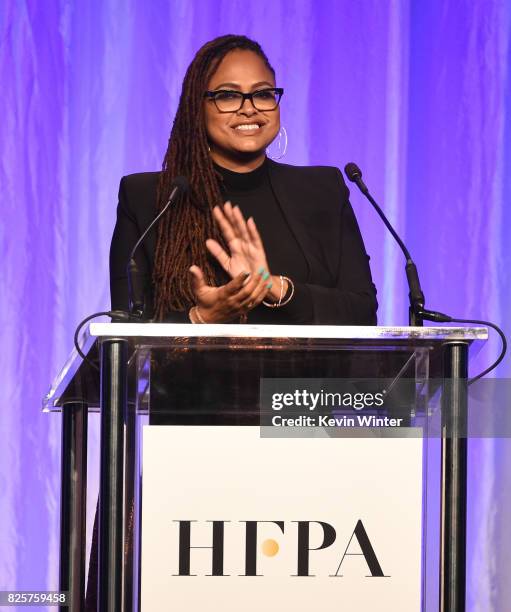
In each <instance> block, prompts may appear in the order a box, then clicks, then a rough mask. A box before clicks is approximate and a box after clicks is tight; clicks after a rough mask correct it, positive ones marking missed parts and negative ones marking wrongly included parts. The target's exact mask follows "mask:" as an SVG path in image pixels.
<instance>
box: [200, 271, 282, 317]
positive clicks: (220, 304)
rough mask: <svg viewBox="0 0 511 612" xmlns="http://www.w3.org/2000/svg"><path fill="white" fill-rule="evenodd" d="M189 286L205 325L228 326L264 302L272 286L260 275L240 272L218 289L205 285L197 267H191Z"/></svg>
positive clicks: (202, 275)
mask: <svg viewBox="0 0 511 612" xmlns="http://www.w3.org/2000/svg"><path fill="white" fill-rule="evenodd" d="M190 273H191V274H192V276H193V279H192V285H193V290H194V293H195V300H196V301H195V303H196V305H197V306H198V308H199V313H200V318H201V319H202V321H203V322H205V323H227V322H229V321H233V320H237V319H239V318H240V317H241V316H243V315H246V314H247V313H248V312H249V311H250V310H252V309H253V308H255V307H256V306H257V305H258V304H260V303H261V302H262V301H263V300H264V296H265V295H266V293H267V292H268V289H269V288H271V282H269V281H268V279H267V278H266V279H265V278H264V277H263V275H262V274H258V273H256V274H250V273H247V272H244V271H242V272H240V273H239V274H238V275H237V276H236V278H234V279H233V280H232V281H230V282H229V283H227V284H225V285H222V286H221V287H212V286H211V285H208V284H206V280H205V278H204V274H203V273H202V270H201V269H200V268H199V267H198V266H192V267H191V268H190Z"/></svg>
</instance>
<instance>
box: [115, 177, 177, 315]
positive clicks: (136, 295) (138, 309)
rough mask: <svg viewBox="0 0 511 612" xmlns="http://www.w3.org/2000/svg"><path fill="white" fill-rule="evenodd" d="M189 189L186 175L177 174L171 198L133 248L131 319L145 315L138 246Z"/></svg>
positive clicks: (130, 271) (130, 298)
mask: <svg viewBox="0 0 511 612" xmlns="http://www.w3.org/2000/svg"><path fill="white" fill-rule="evenodd" d="M187 190H188V180H187V179H186V178H185V177H184V176H177V177H176V178H175V179H174V181H173V183H172V186H171V192H170V195H169V199H168V200H167V203H166V204H165V206H164V207H163V208H162V209H161V211H160V212H159V213H158V214H157V215H156V217H155V218H154V219H153V220H152V221H151V223H150V224H149V225H148V226H147V228H146V229H145V231H144V232H143V233H142V235H141V236H140V238H139V239H138V240H137V242H136V243H135V246H134V247H133V248H132V249H131V253H130V256H129V260H128V265H127V266H126V274H127V276H128V297H129V315H130V319H135V320H140V319H142V317H143V316H144V305H145V300H144V286H143V281H142V278H141V276H140V272H139V270H138V266H137V262H136V260H135V253H136V251H137V249H138V247H139V246H140V245H141V244H142V242H143V241H144V239H145V237H146V236H147V234H148V233H149V232H150V231H151V229H152V228H153V227H154V226H155V225H156V223H158V221H159V220H160V219H161V218H162V217H163V215H164V214H165V213H166V212H167V210H168V209H169V207H170V206H171V204H172V203H173V202H174V201H175V200H176V198H177V196H178V195H180V194H184V193H185V192H186V191H187Z"/></svg>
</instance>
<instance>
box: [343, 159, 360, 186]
mask: <svg viewBox="0 0 511 612" xmlns="http://www.w3.org/2000/svg"><path fill="white" fill-rule="evenodd" d="M344 172H345V173H346V176H347V177H348V178H349V180H350V181H351V182H352V183H354V182H355V181H356V180H357V179H359V178H362V170H360V168H359V167H358V166H357V164H355V163H354V162H349V163H348V164H346V165H345V166H344Z"/></svg>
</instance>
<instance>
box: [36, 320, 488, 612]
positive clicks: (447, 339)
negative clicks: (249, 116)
mask: <svg viewBox="0 0 511 612" xmlns="http://www.w3.org/2000/svg"><path fill="white" fill-rule="evenodd" d="M486 339H487V330H486V328H453V327H344V326H343V327H341V326H338V327H337V326H336V327H334V326H254V325H182V324H162V323H159V324H154V323H129V324H126V323H97V324H92V325H90V326H89V327H88V328H87V330H86V332H85V333H84V335H83V337H82V339H81V345H82V348H83V351H84V353H86V354H88V358H89V361H87V362H85V361H83V360H82V359H81V358H80V357H79V356H78V355H77V353H76V352H75V351H73V353H72V354H71V356H70V358H69V360H68V362H67V363H66V364H65V366H64V368H63V369H62V371H61V372H60V374H59V375H58V377H57V378H56V380H55V382H54V383H53V385H52V387H51V389H50V391H49V393H48V394H47V396H46V397H45V399H44V409H45V410H46V411H61V412H62V423H63V425H62V489H61V557H60V589H61V590H65V591H70V594H71V602H72V605H71V609H72V610H82V609H83V605H84V603H83V602H84V589H85V575H86V567H85V559H86V551H85V511H86V481H87V469H86V466H87V415H88V412H89V411H90V410H97V409H99V410H100V412H101V442H100V445H101V458H100V496H99V542H100V544H99V589H98V609H99V610H101V611H109V612H110V611H111V612H119V611H120V610H126V611H131V610H138V609H139V608H138V601H139V588H138V581H139V576H140V564H139V559H138V547H139V538H140V529H139V521H138V519H139V516H138V512H139V499H138V495H139V493H138V476H139V470H140V466H139V465H138V462H139V459H138V450H137V445H138V425H137V423H138V421H139V420H140V418H141V415H146V417H145V418H146V420H147V415H148V414H149V415H150V417H149V418H150V420H151V423H153V424H160V423H162V424H179V425H187V424H190V425H203V424H206V425H212V424H213V425H216V424H218V425H235V426H238V425H257V424H258V423H259V417H260V412H259V386H260V380H261V379H262V378H265V379H267V378H268V379H271V378H297V379H298V378H303V379H307V378H322V379H329V378H341V377H342V378H352V379H364V378H367V379H392V380H394V379H406V380H408V381H411V382H412V387H413V394H414V398H413V402H412V404H413V409H412V410H411V411H410V410H409V409H408V408H407V407H406V406H405V408H404V410H405V411H406V410H408V414H407V419H409V424H410V425H415V426H416V425H417V424H419V426H420V420H421V418H423V417H424V416H426V417H427V416H428V415H427V414H426V415H424V413H427V411H428V409H429V408H428V405H427V402H424V401H423V399H422V397H423V394H424V389H426V388H427V386H428V382H429V381H440V383H439V386H440V389H439V393H441V415H440V419H441V428H442V434H441V436H440V446H441V453H442V458H441V464H440V465H441V474H440V475H439V483H440V500H441V516H440V517H439V520H440V525H441V528H440V543H439V568H438V572H439V574H438V578H437V580H438V591H439V594H438V602H439V608H438V609H441V610H443V611H444V612H447V611H452V612H461V611H462V610H464V605H465V603H464V602H465V537H466V534H465V529H466V521H465V517H466V478H467V440H466V429H465V426H466V418H467V376H468V374H467V371H468V357H469V349H470V347H471V345H472V346H473V347H474V348H475V349H476V350H477V346H478V345H481V344H482V342H483V341H485V340H486ZM437 386H438V384H437ZM92 503H93V504H95V500H92ZM418 520H420V517H418ZM162 609H163V608H162ZM318 609H319V608H318ZM423 609H425V608H423Z"/></svg>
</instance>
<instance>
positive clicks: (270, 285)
mask: <svg viewBox="0 0 511 612" xmlns="http://www.w3.org/2000/svg"><path fill="white" fill-rule="evenodd" d="M266 286H267V287H268V289H271V288H272V287H273V281H270V282H269V283H268V284H267V285H266Z"/></svg>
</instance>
